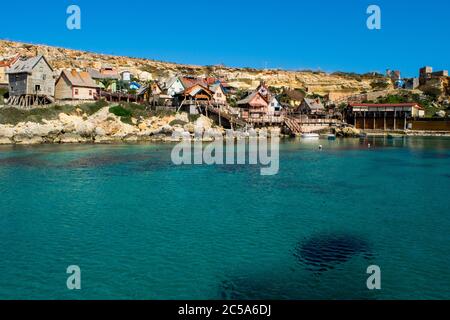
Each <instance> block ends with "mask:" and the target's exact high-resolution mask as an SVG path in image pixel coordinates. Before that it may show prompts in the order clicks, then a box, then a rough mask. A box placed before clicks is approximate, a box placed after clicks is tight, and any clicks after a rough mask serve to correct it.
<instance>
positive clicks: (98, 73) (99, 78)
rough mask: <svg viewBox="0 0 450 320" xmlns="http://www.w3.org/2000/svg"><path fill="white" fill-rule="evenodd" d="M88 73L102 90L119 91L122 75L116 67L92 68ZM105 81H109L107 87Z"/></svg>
mask: <svg viewBox="0 0 450 320" xmlns="http://www.w3.org/2000/svg"><path fill="white" fill-rule="evenodd" d="M88 73H89V75H90V76H91V78H92V79H93V80H94V81H95V83H96V84H97V85H98V86H99V87H100V89H101V90H106V91H111V92H113V93H114V92H117V82H118V81H119V80H120V75H119V73H118V72H117V71H116V70H115V69H113V68H111V67H104V68H101V69H100V70H96V69H92V68H91V69H88ZM105 82H109V85H108V87H107V88H105V84H104V83H105Z"/></svg>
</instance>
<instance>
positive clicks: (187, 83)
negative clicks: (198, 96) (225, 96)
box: [166, 77, 208, 97]
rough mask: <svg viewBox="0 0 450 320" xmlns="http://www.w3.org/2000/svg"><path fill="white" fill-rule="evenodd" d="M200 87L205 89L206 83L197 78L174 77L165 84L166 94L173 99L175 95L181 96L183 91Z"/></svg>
mask: <svg viewBox="0 0 450 320" xmlns="http://www.w3.org/2000/svg"><path fill="white" fill-rule="evenodd" d="M197 84H198V85H201V86H203V87H204V88H207V87H208V85H207V84H206V82H205V81H204V80H202V79H199V78H194V77H175V78H172V79H171V80H170V81H169V83H168V84H167V87H166V89H167V94H168V95H170V96H172V97H174V96H176V95H179V94H181V93H182V92H184V91H185V90H188V89H190V88H192V87H193V86H195V85H197Z"/></svg>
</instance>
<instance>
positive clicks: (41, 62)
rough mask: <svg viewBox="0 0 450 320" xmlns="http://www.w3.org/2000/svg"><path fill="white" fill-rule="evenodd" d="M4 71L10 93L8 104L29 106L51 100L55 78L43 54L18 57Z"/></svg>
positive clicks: (47, 102) (50, 101) (46, 102)
mask: <svg viewBox="0 0 450 320" xmlns="http://www.w3.org/2000/svg"><path fill="white" fill-rule="evenodd" d="M6 73H7V75H8V80H9V95H10V97H9V99H8V104H10V105H16V106H20V107H30V106H32V105H43V104H49V103H52V102H53V95H54V93H55V79H54V77H53V69H52V67H51V66H50V64H49V63H48V61H47V59H46V58H45V57H44V56H42V55H39V56H36V57H33V58H28V59H19V60H17V61H16V62H15V63H14V64H13V65H12V66H11V67H10V68H9V69H8V70H7V72H6Z"/></svg>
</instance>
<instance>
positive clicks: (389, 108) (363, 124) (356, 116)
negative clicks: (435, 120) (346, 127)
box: [346, 102, 425, 131]
mask: <svg viewBox="0 0 450 320" xmlns="http://www.w3.org/2000/svg"><path fill="white" fill-rule="evenodd" d="M424 115H425V110H424V108H422V106H420V105H419V104H418V103H414V102H413V103H397V104H392V103H378V104H377V103H354V104H350V105H349V107H348V108H347V110H346V118H347V122H348V123H352V124H353V125H354V126H355V128H357V129H362V130H385V131H386V130H406V129H407V120H408V119H411V118H420V117H423V116H424Z"/></svg>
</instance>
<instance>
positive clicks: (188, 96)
mask: <svg viewBox="0 0 450 320" xmlns="http://www.w3.org/2000/svg"><path fill="white" fill-rule="evenodd" d="M213 95H214V92H212V91H211V90H209V89H208V88H206V87H205V86H203V85H201V84H195V85H193V86H191V87H190V88H188V89H186V90H184V91H183V92H182V93H180V94H179V96H180V98H181V104H180V107H179V109H178V110H180V109H181V108H184V109H188V110H187V111H188V112H189V113H190V114H197V113H198V107H199V106H202V105H203V106H204V105H210V104H211V101H212V99H213Z"/></svg>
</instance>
